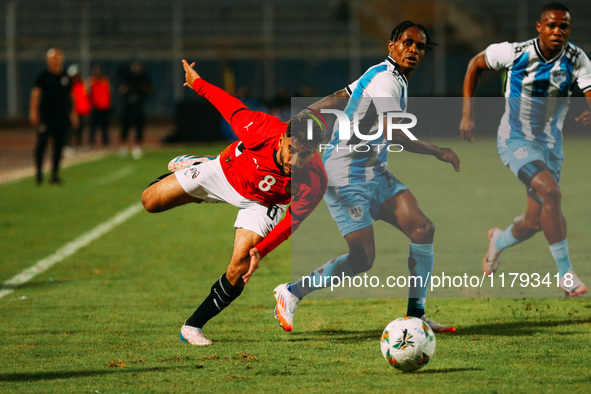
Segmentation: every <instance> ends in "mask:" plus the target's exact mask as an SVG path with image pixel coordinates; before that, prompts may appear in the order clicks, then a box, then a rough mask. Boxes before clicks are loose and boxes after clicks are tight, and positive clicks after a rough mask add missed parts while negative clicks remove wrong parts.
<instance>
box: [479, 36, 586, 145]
mask: <svg viewBox="0 0 591 394" xmlns="http://www.w3.org/2000/svg"><path fill="white" fill-rule="evenodd" d="M484 56H485V59H486V63H487V65H488V67H489V68H491V69H493V70H499V69H503V68H504V69H507V79H506V82H505V97H508V99H507V101H506V103H505V113H504V114H503V117H502V119H501V124H500V125H499V130H498V136H499V143H500V144H504V142H505V141H506V140H508V139H511V140H515V139H526V140H530V141H533V140H535V141H538V142H540V143H542V144H545V145H546V146H547V147H548V148H549V149H551V150H553V152H555V153H556V154H558V155H559V156H562V126H563V124H564V118H565V116H566V113H567V112H568V108H569V97H570V96H571V94H572V89H573V87H574V85H575V83H576V84H577V85H578V86H579V88H580V89H581V90H582V91H583V92H586V91H588V90H591V62H590V61H589V58H588V57H587V55H585V53H584V52H583V51H582V50H581V49H580V48H579V47H577V46H576V45H574V44H572V43H570V42H567V43H566V45H565V46H564V48H562V51H561V52H560V53H559V54H558V55H556V57H554V58H553V59H546V58H545V57H544V55H543V54H542V51H541V50H540V47H539V44H538V39H537V38H533V39H531V40H528V41H525V42H519V43H509V42H502V43H499V44H492V45H490V46H489V47H487V48H486V50H485V52H484Z"/></svg>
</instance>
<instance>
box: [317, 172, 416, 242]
mask: <svg viewBox="0 0 591 394" xmlns="http://www.w3.org/2000/svg"><path fill="white" fill-rule="evenodd" d="M406 189H408V188H407V187H406V186H405V185H404V184H403V183H402V182H400V181H399V180H398V179H397V178H396V177H395V176H394V175H392V173H390V172H389V171H386V172H384V173H383V174H382V175H379V176H377V177H376V178H374V179H373V180H371V181H369V182H364V183H354V184H350V185H346V186H332V187H330V186H329V188H328V190H327V192H326V194H325V196H324V200H325V201H326V204H327V205H328V210H329V211H330V214H331V215H332V218H333V219H334V220H335V221H336V222H337V225H338V227H339V231H340V232H341V235H342V236H343V237H344V236H345V235H347V234H350V233H352V232H354V231H357V230H361V229H363V228H366V227H369V226H371V225H372V219H373V220H377V216H378V212H379V210H380V207H381V206H382V203H384V201H386V200H387V199H388V198H390V197H392V196H393V195H395V194H398V193H400V192H401V191H403V190H406Z"/></svg>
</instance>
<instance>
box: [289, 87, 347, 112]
mask: <svg viewBox="0 0 591 394" xmlns="http://www.w3.org/2000/svg"><path fill="white" fill-rule="evenodd" d="M345 97H346V98H348V97H349V93H347V90H346V89H341V90H339V91H337V92H334V93H333V94H331V95H328V96H326V97H324V98H322V99H320V100H318V101H316V102H315V103H314V104H312V105H309V106H308V108H306V109H304V110H303V111H302V112H300V113H298V114H297V115H296V117H297V116H303V115H306V113H307V111H310V110H312V111H316V112H320V110H321V109H322V108H337V107H339V106H342V104H343V103H344V101H343V100H342V99H343V98H345Z"/></svg>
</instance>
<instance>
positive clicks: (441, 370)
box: [409, 368, 484, 375]
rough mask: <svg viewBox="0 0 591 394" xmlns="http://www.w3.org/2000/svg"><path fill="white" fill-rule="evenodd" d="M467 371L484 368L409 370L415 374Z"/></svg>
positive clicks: (482, 369)
mask: <svg viewBox="0 0 591 394" xmlns="http://www.w3.org/2000/svg"><path fill="white" fill-rule="evenodd" d="M468 371H484V368H442V369H426V370H421V371H419V372H409V373H416V374H421V375H423V374H436V373H453V372H468Z"/></svg>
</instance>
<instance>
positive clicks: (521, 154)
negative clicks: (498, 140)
mask: <svg viewBox="0 0 591 394" xmlns="http://www.w3.org/2000/svg"><path fill="white" fill-rule="evenodd" d="M513 155H514V156H515V157H516V158H518V159H525V158H526V157H527V156H528V155H529V152H528V150H527V148H526V147H525V146H522V147H521V148H519V149H517V150H516V151H515V152H513Z"/></svg>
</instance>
